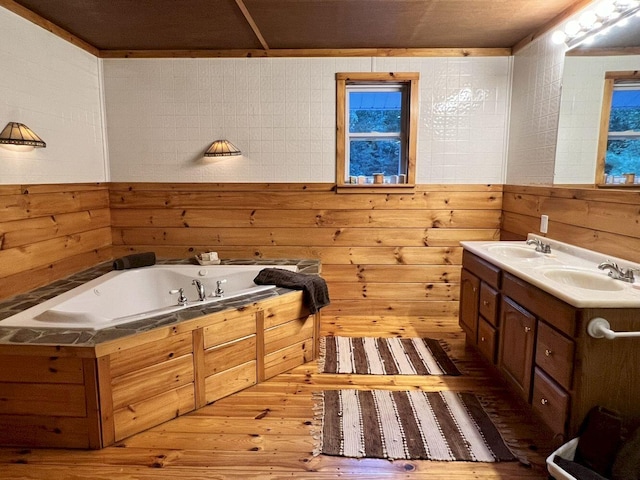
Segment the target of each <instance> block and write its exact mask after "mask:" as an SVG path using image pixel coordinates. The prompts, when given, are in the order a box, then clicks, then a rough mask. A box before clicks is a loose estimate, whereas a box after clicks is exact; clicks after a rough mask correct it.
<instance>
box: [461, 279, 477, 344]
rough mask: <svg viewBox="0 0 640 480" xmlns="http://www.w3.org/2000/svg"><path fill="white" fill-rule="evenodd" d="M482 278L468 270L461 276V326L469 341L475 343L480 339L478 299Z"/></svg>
mask: <svg viewBox="0 0 640 480" xmlns="http://www.w3.org/2000/svg"><path fill="white" fill-rule="evenodd" d="M479 298H480V279H479V278H478V277H476V276H475V275H474V274H472V273H471V272H469V271H468V270H464V269H463V270H462V274H461V276H460V314H459V321H460V326H461V327H462V329H463V330H464V331H465V333H466V334H467V342H468V343H471V344H473V345H475V344H476V343H477V341H478V338H477V337H478V300H479Z"/></svg>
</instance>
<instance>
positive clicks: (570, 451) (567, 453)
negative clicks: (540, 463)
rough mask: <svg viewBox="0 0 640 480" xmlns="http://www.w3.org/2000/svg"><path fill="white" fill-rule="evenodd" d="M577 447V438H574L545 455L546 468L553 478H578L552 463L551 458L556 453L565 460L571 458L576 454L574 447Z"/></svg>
mask: <svg viewBox="0 0 640 480" xmlns="http://www.w3.org/2000/svg"><path fill="white" fill-rule="evenodd" d="M577 447H578V438H574V439H573V440H570V441H568V442H567V443H565V444H564V445H562V446H561V447H560V448H558V449H557V450H556V451H555V452H553V453H552V454H551V455H549V456H548V457H547V470H548V471H549V473H550V474H551V476H553V478H555V479H556V480H578V479H577V478H576V477H574V476H573V475H571V474H569V473H567V472H566V471H565V470H564V469H562V468H560V466H558V465H556V464H555V463H553V459H554V458H555V456H556V455H558V456H559V457H561V458H564V459H565V460H573V458H574V457H575V456H576V448H577Z"/></svg>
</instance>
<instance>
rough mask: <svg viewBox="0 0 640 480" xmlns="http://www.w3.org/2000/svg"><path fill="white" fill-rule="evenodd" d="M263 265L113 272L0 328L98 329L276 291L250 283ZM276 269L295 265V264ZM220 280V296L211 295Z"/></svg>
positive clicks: (10, 319)
mask: <svg viewBox="0 0 640 480" xmlns="http://www.w3.org/2000/svg"><path fill="white" fill-rule="evenodd" d="M263 268H265V265H213V266H199V265H154V266H151V267H144V268H139V269H132V270H121V271H113V272H109V273H107V274H105V275H102V276H101V277H98V278H96V279H94V280H91V281H89V282H87V283H85V284H83V285H80V286H78V287H76V288H74V289H72V290H69V291H67V292H65V293H63V294H61V295H58V296H57V297H54V298H51V299H50V300H46V301H44V302H43V303H40V304H38V305H36V306H34V307H31V308H29V309H27V310H24V311H22V312H20V313H18V314H16V315H13V316H11V317H8V318H6V319H4V320H0V327H24V328H29V327H32V328H78V329H87V330H101V329H103V328H108V327H114V326H116V325H122V324H125V323H128V322H133V321H138V320H143V319H145V318H150V317H155V316H157V315H163V314H168V313H172V312H176V311H179V310H183V309H186V308H190V307H195V306H203V305H210V304H212V303H215V302H219V301H221V300H226V299H230V298H234V297H239V296H241V295H247V294H251V293H258V292H263V291H265V290H271V289H274V288H275V286H274V285H256V284H255V283H253V279H254V278H255V276H256V275H257V274H258V272H260V270H262V269H263ZM278 268H282V269H286V270H290V271H294V272H295V271H297V269H298V268H297V266H295V265H282V266H280V265H279V266H278ZM194 280H199V281H200V282H201V283H202V284H203V285H204V289H205V293H206V298H205V299H204V300H200V299H199V296H198V291H197V289H196V286H195V285H194V284H193V281H194ZM218 282H221V283H220V286H221V287H222V288H223V290H224V293H223V294H222V296H215V292H216V289H217V287H218ZM180 289H182V291H183V293H184V296H185V297H186V299H187V303H186V304H185V305H180V304H179V302H178V297H179V290H180Z"/></svg>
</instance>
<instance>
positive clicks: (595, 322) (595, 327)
mask: <svg viewBox="0 0 640 480" xmlns="http://www.w3.org/2000/svg"><path fill="white" fill-rule="evenodd" d="M587 333H588V334H589V335H591V336H592V337H593V338H606V339H607V340H614V339H616V338H635V337H638V338H640V332H614V331H613V330H611V324H610V323H609V322H608V321H607V320H605V319H604V318H602V317H595V318H592V319H591V320H589V325H587Z"/></svg>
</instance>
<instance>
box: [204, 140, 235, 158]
mask: <svg viewBox="0 0 640 480" xmlns="http://www.w3.org/2000/svg"><path fill="white" fill-rule="evenodd" d="M241 154H242V152H241V151H240V149H239V148H238V147H236V146H235V145H234V144H233V143H231V142H230V141H229V140H216V141H215V142H213V143H212V144H211V146H210V147H209V150H207V151H206V152H205V154H204V156H205V157H230V156H233V155H241Z"/></svg>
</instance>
